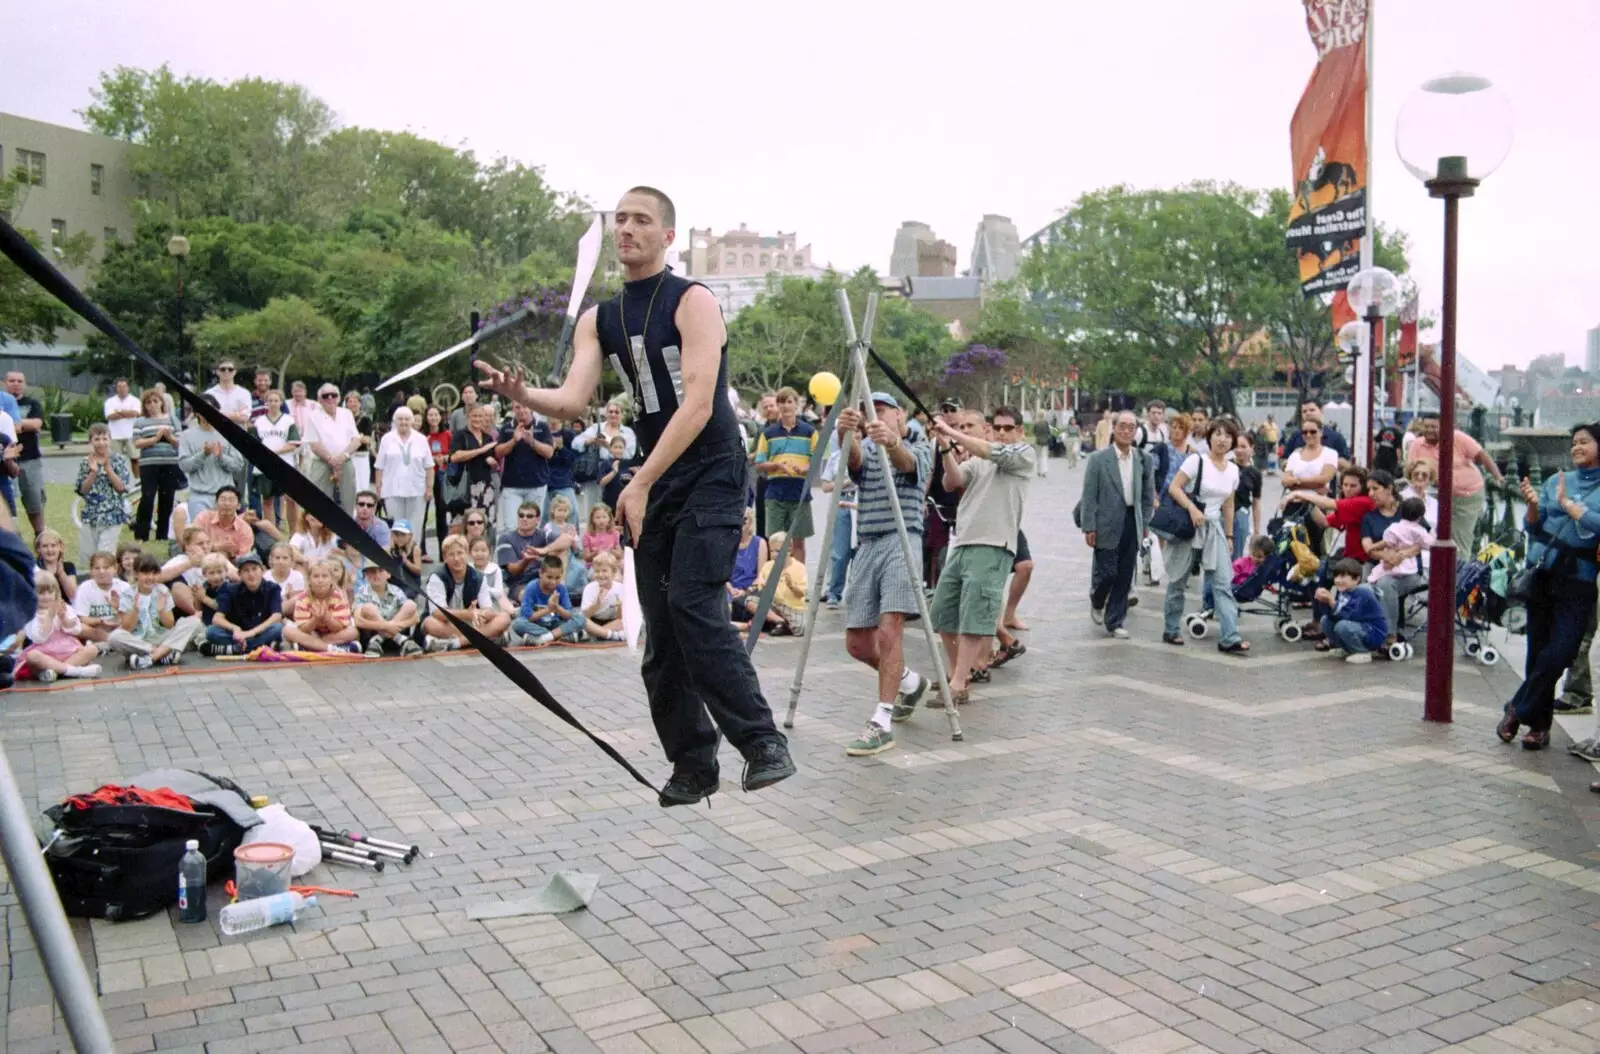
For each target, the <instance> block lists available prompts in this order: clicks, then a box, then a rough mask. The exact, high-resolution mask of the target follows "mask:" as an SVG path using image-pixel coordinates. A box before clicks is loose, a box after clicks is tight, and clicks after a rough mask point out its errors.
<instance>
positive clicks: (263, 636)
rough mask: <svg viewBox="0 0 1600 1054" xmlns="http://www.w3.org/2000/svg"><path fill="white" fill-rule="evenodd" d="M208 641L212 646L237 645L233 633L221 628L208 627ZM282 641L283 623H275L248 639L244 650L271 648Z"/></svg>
mask: <svg viewBox="0 0 1600 1054" xmlns="http://www.w3.org/2000/svg"><path fill="white" fill-rule="evenodd" d="M206 640H208V641H210V642H211V643H212V644H234V643H237V642H236V641H235V640H234V639H233V633H232V632H231V631H229V630H225V629H223V628H222V627H221V626H207V627H206ZM281 640H283V623H281V622H274V623H273V624H272V625H270V626H268V627H267V628H266V629H263V630H258V631H257V632H256V633H254V634H253V635H251V636H249V637H246V638H245V641H244V650H245V651H251V650H253V649H255V648H264V647H271V646H272V645H274V644H277V643H278V642H279V641H281Z"/></svg>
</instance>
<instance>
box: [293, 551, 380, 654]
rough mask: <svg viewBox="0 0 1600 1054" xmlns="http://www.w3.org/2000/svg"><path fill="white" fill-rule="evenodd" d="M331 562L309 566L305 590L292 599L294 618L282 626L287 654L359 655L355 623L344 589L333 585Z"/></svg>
mask: <svg viewBox="0 0 1600 1054" xmlns="http://www.w3.org/2000/svg"><path fill="white" fill-rule="evenodd" d="M334 574H335V562H334V561H332V560H323V561H321V562H319V563H315V564H312V565H311V570H310V572H309V573H308V574H307V575H306V591H305V592H304V593H301V594H300V595H299V596H298V597H296V598H295V602H294V615H293V617H292V618H291V620H290V621H289V622H288V623H287V624H286V625H285V626H284V627H283V639H284V642H285V643H286V644H288V645H289V650H290V651H295V650H299V651H347V652H351V653H359V652H360V650H361V646H360V645H359V644H357V643H356V624H355V622H354V620H353V619H352V618H351V617H350V602H349V601H348V600H346V599H345V595H344V590H342V589H339V588H338V587H337V586H335V585H334Z"/></svg>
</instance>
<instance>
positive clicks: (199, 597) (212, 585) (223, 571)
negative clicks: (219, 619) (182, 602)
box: [194, 552, 228, 626]
mask: <svg viewBox="0 0 1600 1054" xmlns="http://www.w3.org/2000/svg"><path fill="white" fill-rule="evenodd" d="M200 576H201V581H200V588H199V589H196V590H195V591H194V602H195V605H196V607H197V608H198V611H197V612H196V614H198V615H199V616H200V621H201V622H202V623H204V624H205V625H207V626H209V625H211V620H212V619H213V618H214V617H216V614H217V599H218V598H219V597H221V596H222V591H223V590H224V589H226V588H227V586H228V558H227V557H226V556H223V555H222V554H221V553H218V552H210V553H207V554H206V555H205V558H204V559H202V560H201V561H200Z"/></svg>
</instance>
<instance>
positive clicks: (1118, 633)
mask: <svg viewBox="0 0 1600 1054" xmlns="http://www.w3.org/2000/svg"><path fill="white" fill-rule="evenodd" d="M1111 635H1112V636H1113V637H1115V638H1117V639H1118V640H1127V639H1128V631H1127V630H1125V629H1123V628H1122V627H1121V626H1118V627H1117V628H1116V629H1114V630H1112V631H1111Z"/></svg>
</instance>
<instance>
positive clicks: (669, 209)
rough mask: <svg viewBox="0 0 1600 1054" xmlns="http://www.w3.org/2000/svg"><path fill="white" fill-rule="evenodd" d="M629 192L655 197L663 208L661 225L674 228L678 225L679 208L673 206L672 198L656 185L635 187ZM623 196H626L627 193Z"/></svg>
mask: <svg viewBox="0 0 1600 1054" xmlns="http://www.w3.org/2000/svg"><path fill="white" fill-rule="evenodd" d="M628 194H643V195H644V196H645V197H647V198H652V199H654V200H655V203H656V205H657V207H659V208H660V209H661V217H660V219H661V226H663V227H672V228H676V227H677V226H678V210H677V209H676V208H674V207H673V204H672V199H671V198H669V197H667V196H666V195H665V194H663V193H662V192H661V191H659V190H657V189H656V188H655V187H642V186H641V187H633V188H631V189H630V190H629V191H628ZM623 196H624V197H626V196H627V195H623Z"/></svg>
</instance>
